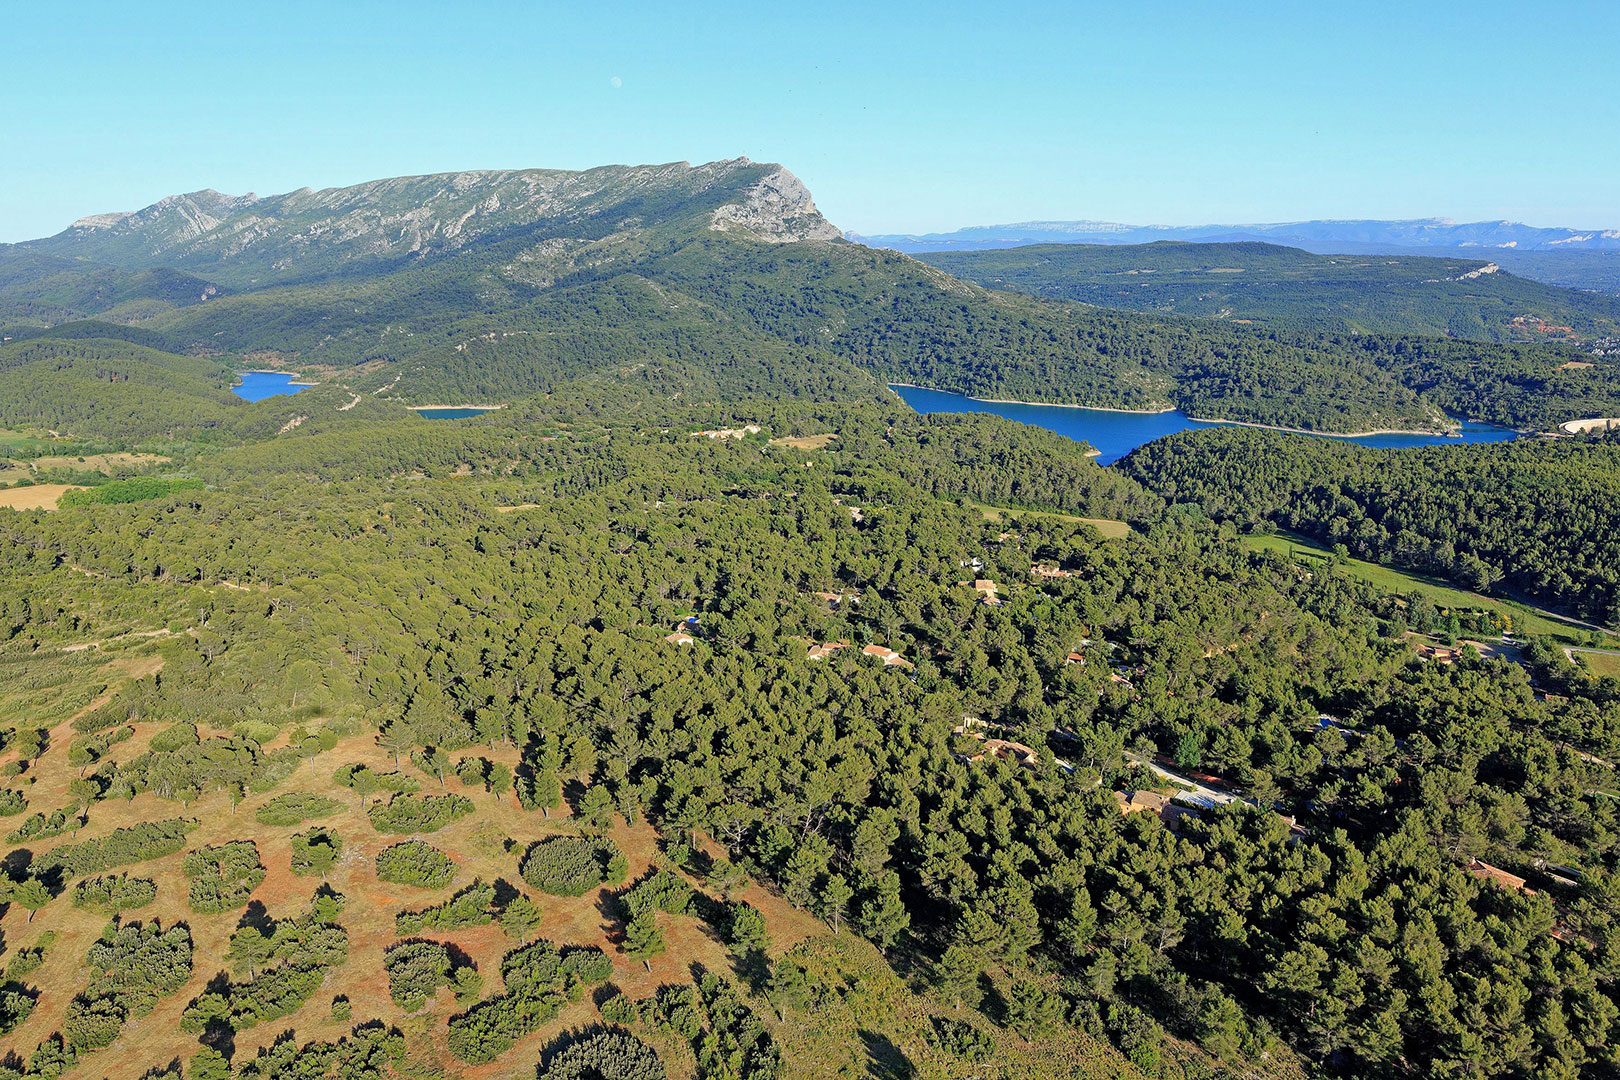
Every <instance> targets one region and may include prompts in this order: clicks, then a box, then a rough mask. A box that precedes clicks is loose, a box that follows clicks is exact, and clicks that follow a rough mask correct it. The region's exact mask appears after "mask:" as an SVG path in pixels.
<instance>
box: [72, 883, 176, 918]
mask: <svg viewBox="0 0 1620 1080" xmlns="http://www.w3.org/2000/svg"><path fill="white" fill-rule="evenodd" d="M156 899H157V882H155V881H152V880H151V879H149V878H133V877H130V876H129V875H128V874H117V875H113V876H109V877H98V878H88V879H86V880H84V881H81V882H79V883H78V884H77V885H75V886H74V887H73V906H74V907H77V908H88V909H90V910H92V911H101V912H105V913H106V914H108V915H116V914H118V913H119V912H121V911H133V910H135V909H136V908H141V907H145V906H146V905H147V904H150V903H151V902H152V901H153V900H156Z"/></svg>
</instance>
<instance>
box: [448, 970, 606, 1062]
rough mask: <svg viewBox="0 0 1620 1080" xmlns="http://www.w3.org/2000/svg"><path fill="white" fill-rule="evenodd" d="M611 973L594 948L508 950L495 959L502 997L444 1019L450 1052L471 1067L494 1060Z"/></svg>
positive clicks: (486, 999)
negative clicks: (498, 961)
mask: <svg viewBox="0 0 1620 1080" xmlns="http://www.w3.org/2000/svg"><path fill="white" fill-rule="evenodd" d="M612 974H613V961H612V959H611V958H610V957H608V956H607V954H605V953H603V952H602V951H601V950H600V949H570V950H569V951H567V952H562V951H560V950H559V949H558V948H557V946H555V945H553V944H551V943H550V942H549V941H536V942H534V943H532V944H529V945H524V946H522V947H521V948H517V949H513V950H512V951H511V952H509V953H507V954H506V956H505V957H504V958H503V959H502V960H501V976H502V978H503V979H504V980H505V984H506V991H505V993H502V994H499V995H497V996H495V997H491V998H485V999H484V1000H483V1001H480V1002H479V1003H478V1004H476V1005H474V1006H473V1007H472V1008H470V1009H468V1010H467V1011H466V1012H464V1013H462V1014H461V1015H459V1016H453V1017H451V1018H450V1052H451V1053H452V1054H454V1055H455V1056H456V1057H458V1058H460V1059H461V1060H462V1061H465V1062H467V1063H469V1064H473V1065H479V1064H483V1063H485V1062H489V1061H494V1060H495V1059H496V1058H497V1057H499V1056H500V1055H502V1054H504V1053H505V1052H506V1051H507V1050H510V1049H511V1048H512V1046H513V1045H514V1044H515V1043H516V1042H517V1040H518V1039H520V1038H522V1037H523V1036H524V1035H527V1034H529V1033H530V1032H532V1031H536V1030H538V1029H539V1028H540V1027H542V1026H544V1025H545V1024H547V1023H549V1022H550V1021H551V1019H552V1018H553V1017H555V1016H556V1015H557V1009H558V1007H559V1006H560V1005H561V1003H562V1002H564V1001H577V1000H578V999H579V998H580V997H581V996H582V995H583V994H584V991H585V989H586V988H587V987H589V986H594V985H596V984H597V983H602V982H606V981H607V980H608V978H609V977H611V976H612Z"/></svg>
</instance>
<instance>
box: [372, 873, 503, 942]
mask: <svg viewBox="0 0 1620 1080" xmlns="http://www.w3.org/2000/svg"><path fill="white" fill-rule="evenodd" d="M494 904H495V886H493V885H485V884H484V883H483V882H482V881H474V882H473V883H472V884H471V885H468V886H467V887H466V888H465V889H462V890H461V891H460V892H458V893H456V895H454V896H452V897H451V898H450V899H449V900H446V901H445V902H444V903H442V904H438V905H435V906H434V907H430V908H424V909H423V910H421V911H401V912H400V913H399V914H397V915H395V916H394V932H395V933H397V934H399V935H400V936H401V937H407V936H409V935H411V934H419V933H421V932H422V931H424V930H459V929H461V928H462V927H465V926H484V925H486V924H487V923H489V922H491V921H492V920H493V919H494V917H495V916H494V914H493V913H492V912H491V910H490V909H491V908H492V907H493V906H494Z"/></svg>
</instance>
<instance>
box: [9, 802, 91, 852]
mask: <svg viewBox="0 0 1620 1080" xmlns="http://www.w3.org/2000/svg"><path fill="white" fill-rule="evenodd" d="M83 824H84V818H82V817H80V816H79V815H78V814H70V813H68V812H67V811H66V810H65V809H64V810H52V811H51V815H50V817H46V816H45V815H44V814H29V815H28V816H27V817H26V818H24V819H23V823H22V824H21V825H19V826H17V828H16V829H14V830H13V831H12V832H11V834H10V835H9V836H7V837H6V843H8V844H26V843H28V842H29V841H30V840H47V839H49V838H50V837H53V836H61V835H62V834H63V833H65V832H72V831H74V830H75V829H78V828H79V827H80V826H82V825H83Z"/></svg>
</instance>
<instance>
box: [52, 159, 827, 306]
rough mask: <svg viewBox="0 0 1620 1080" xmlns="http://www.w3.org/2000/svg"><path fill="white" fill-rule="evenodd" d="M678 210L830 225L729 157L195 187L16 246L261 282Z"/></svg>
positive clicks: (788, 227) (729, 220) (725, 226)
mask: <svg viewBox="0 0 1620 1080" xmlns="http://www.w3.org/2000/svg"><path fill="white" fill-rule="evenodd" d="M683 221H686V222H690V224H692V225H694V226H697V225H700V224H706V225H707V226H708V227H709V228H711V229H714V230H719V231H723V232H728V233H737V234H741V235H744V236H747V237H750V238H754V239H758V240H763V241H769V242H773V243H787V242H794V241H801V240H828V241H830V240H836V239H838V238H839V236H840V233H839V231H838V229H836V228H835V227H834V226H833V225H832V224H831V223H829V222H828V221H827V220H826V219H825V218H823V217H822V216H821V214H820V213H819V212H818V211H817V210H816V207H815V203H814V201H813V200H812V199H811V197H810V192H809V191H808V190H807V189H806V188H805V186H804V184H803V183H801V182H800V181H799V179H798V178H797V177H796V176H794V175H793V174H792V173H791V172H789V171H788V170H786V169H784V168H782V167H781V166H780V165H760V164H755V163H754V162H751V161H749V160H748V159H747V158H737V159H734V160H730V161H714V162H709V163H708V164H705V165H698V166H692V165H689V164H687V163H686V162H676V163H673V164H666V165H637V166H605V167H602V168H597V169H588V170H585V171H583V172H568V171H563V170H549V169H523V170H486V171H477V172H459V173H441V174H436V175H431V176H405V177H396V178H393V179H389V180H376V181H372V182H370V183H365V184H357V185H355V186H353V187H346V188H328V189H325V190H322V191H313V190H310V189H309V188H303V189H300V190H298V191H292V192H288V193H286V194H284V195H272V196H266V197H263V198H261V197H258V196H256V195H251V194H250V195H242V196H230V195H222V194H220V193H219V192H217V191H199V192H193V193H191V194H188V195H174V196H170V197H169V198H166V199H163V200H162V201H160V202H157V203H154V204H153V205H151V206H149V207H146V208H145V209H143V210H138V211H135V212H133V213H124V214H98V215H94V216H92V217H87V218H82V219H81V220H79V221H77V222H75V223H74V224H73V225H72V226H70V227H69V228H68V229H66V230H65V231H63V232H61V233H59V234H57V235H56V236H53V237H49V238H47V239H44V240H36V241H32V242H31V243H30V245H29V246H30V247H33V248H35V249H36V250H39V251H44V252H48V253H51V254H58V255H74V256H80V257H85V258H90V259H94V260H96V261H98V262H102V263H110V264H112V265H114V266H122V267H126V268H131V269H135V268H145V267H150V266H159V265H163V266H175V267H183V268H185V269H187V270H191V271H193V272H196V273H200V274H203V275H205V276H212V277H216V278H218V279H220V280H225V281H233V280H235V281H238V282H241V283H242V284H248V283H253V284H265V283H268V282H271V281H276V280H293V279H296V278H299V277H314V276H322V275H330V274H334V273H346V272H350V271H353V270H356V269H359V268H361V267H363V266H364V265H365V264H367V263H371V264H384V265H395V264H399V263H402V262H408V261H411V260H415V259H420V258H425V257H429V256H439V255H445V254H450V253H454V252H456V251H459V250H461V249H463V248H466V247H468V246H470V245H474V244H478V243H480V242H491V241H495V240H502V239H506V238H509V237H515V236H524V235H527V236H528V237H530V238H532V240H533V241H534V242H535V243H537V244H538V243H544V242H546V241H550V240H563V241H584V242H594V241H599V240H602V239H604V238H606V237H608V236H611V235H615V234H623V233H630V232H635V231H637V230H645V229H650V228H654V227H657V226H660V225H666V224H673V223H680V222H683Z"/></svg>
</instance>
